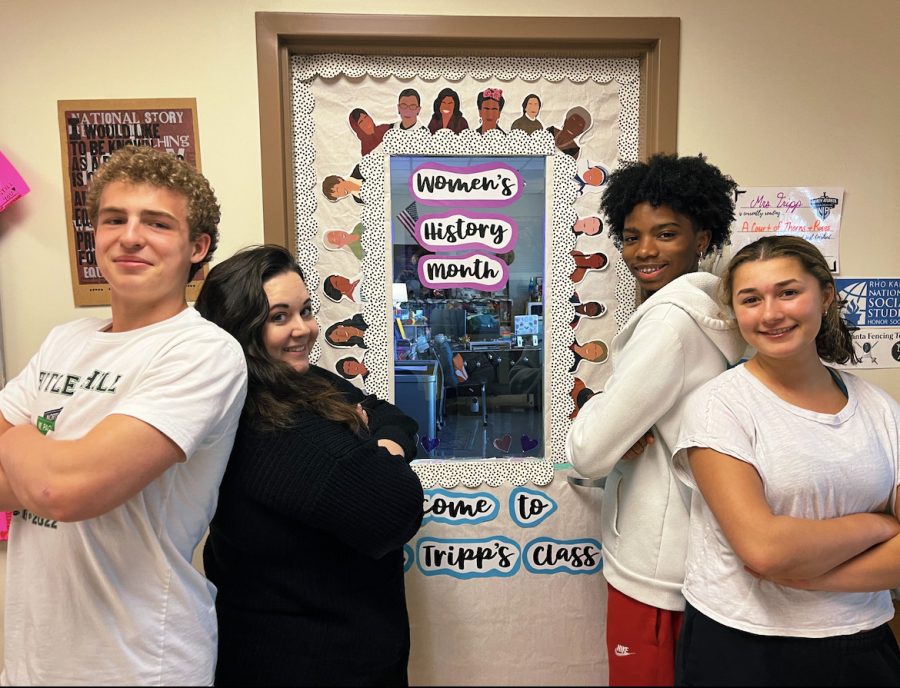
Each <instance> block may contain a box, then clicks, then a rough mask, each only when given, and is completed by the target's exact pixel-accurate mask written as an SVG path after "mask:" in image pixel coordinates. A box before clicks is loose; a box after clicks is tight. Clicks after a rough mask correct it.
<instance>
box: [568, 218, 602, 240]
mask: <svg viewBox="0 0 900 688" xmlns="http://www.w3.org/2000/svg"><path fill="white" fill-rule="evenodd" d="M572 231H573V232H575V234H584V235H585V236H597V235H598V234H600V233H601V232H602V231H603V220H601V219H600V217H599V216H598V215H588V216H586V217H580V218H578V219H577V220H576V221H575V224H574V225H572Z"/></svg>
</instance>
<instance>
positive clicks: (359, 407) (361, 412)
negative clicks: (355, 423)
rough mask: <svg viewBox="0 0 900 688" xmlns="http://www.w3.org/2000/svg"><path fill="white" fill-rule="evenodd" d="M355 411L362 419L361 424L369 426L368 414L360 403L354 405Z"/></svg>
mask: <svg viewBox="0 0 900 688" xmlns="http://www.w3.org/2000/svg"><path fill="white" fill-rule="evenodd" d="M356 413H357V415H358V416H359V417H360V418H361V419H362V423H363V425H364V426H365V427H366V428H368V427H369V414H368V413H366V410H365V409H364V408H363V407H362V404H357V405H356Z"/></svg>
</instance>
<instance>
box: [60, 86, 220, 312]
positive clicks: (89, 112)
mask: <svg viewBox="0 0 900 688" xmlns="http://www.w3.org/2000/svg"><path fill="white" fill-rule="evenodd" d="M57 108H58V116H59V138H60V146H61V148H62V172H63V180H64V183H63V189H64V190H65V202H66V223H67V224H66V227H67V229H66V235H67V237H68V242H69V260H70V264H71V269H72V293H73V297H74V300H75V305H76V306H105V305H109V302H110V301H109V285H108V284H107V282H106V280H105V279H104V277H103V275H102V274H101V272H100V268H99V266H98V265H97V258H96V255H95V251H94V228H93V226H92V225H91V221H90V219H89V218H88V209H87V195H88V188H89V185H90V181H91V177H92V176H93V175H94V172H95V171H96V170H97V169H98V168H99V167H100V166H101V165H102V164H103V163H104V162H106V161H107V160H108V159H109V156H110V155H111V154H112V153H113V152H115V151H116V150H118V149H119V148H123V147H124V146H128V145H133V146H150V147H152V148H158V149H160V150H165V151H168V152H170V153H172V154H174V155H177V156H178V157H179V158H181V159H182V160H185V161H186V162H188V163H189V164H191V165H193V166H194V167H196V168H197V169H198V170H199V169H201V168H200V145H199V138H198V128H197V102H196V100H195V99H194V98H158V99H129V100H120V99H116V100H60V101H57ZM205 274H206V268H204V270H202V271H200V272H199V273H198V274H197V277H196V278H195V279H194V280H193V281H192V282H190V283H189V284H188V285H187V289H186V292H185V295H186V298H187V299H188V300H189V301H193V300H195V299H196V297H197V294H198V293H199V291H200V286H201V285H202V280H203V277H204V275H205Z"/></svg>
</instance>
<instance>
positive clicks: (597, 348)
mask: <svg viewBox="0 0 900 688" xmlns="http://www.w3.org/2000/svg"><path fill="white" fill-rule="evenodd" d="M569 348H570V349H571V350H572V353H574V354H575V362H574V363H572V367H571V368H569V372H570V373H574V372H575V369H576V368H577V367H578V364H579V363H581V362H582V361H589V362H591V363H603V362H604V361H605V360H606V359H607V358H609V347H608V346H607V345H606V342H604V341H603V340H602V339H594V340H592V341H590V342H585V343H584V344H579V343H578V342H577V341H575V342H572V344H571V346H569Z"/></svg>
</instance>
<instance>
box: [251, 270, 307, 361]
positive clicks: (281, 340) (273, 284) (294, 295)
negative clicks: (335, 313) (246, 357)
mask: <svg viewBox="0 0 900 688" xmlns="http://www.w3.org/2000/svg"><path fill="white" fill-rule="evenodd" d="M263 289H264V290H265V292H266V298H267V299H268V300H269V316H268V318H267V320H266V324H265V326H264V327H263V343H264V344H265V347H266V353H268V354H269V356H270V357H271V358H272V359H273V360H276V361H283V362H285V363H287V364H288V365H289V366H291V367H292V368H293V369H294V370H296V371H297V372H298V373H305V372H306V371H308V370H309V352H310V350H311V349H312V347H313V344H315V342H316V337H318V336H319V324H318V323H317V322H316V319H315V317H314V316H313V312H312V305H311V302H310V298H309V291H307V289H306V285H305V284H304V283H303V280H302V279H301V278H300V275H298V274H297V273H296V272H282V273H281V274H280V275H275V276H274V277H272V278H271V279H269V280H268V281H267V282H266V283H265V284H264V285H263Z"/></svg>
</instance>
